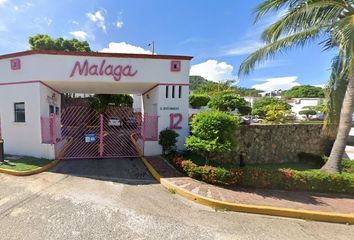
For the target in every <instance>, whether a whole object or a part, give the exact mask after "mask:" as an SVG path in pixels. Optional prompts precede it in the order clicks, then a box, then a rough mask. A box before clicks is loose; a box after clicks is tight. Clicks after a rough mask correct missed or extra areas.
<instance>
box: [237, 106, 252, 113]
mask: <svg viewBox="0 0 354 240" xmlns="http://www.w3.org/2000/svg"><path fill="white" fill-rule="evenodd" d="M237 110H238V112H239V113H240V114H241V115H250V114H251V113H252V108H251V107H250V106H239V107H237Z"/></svg>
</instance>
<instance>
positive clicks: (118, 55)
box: [0, 50, 193, 60]
mask: <svg viewBox="0 0 354 240" xmlns="http://www.w3.org/2000/svg"><path fill="white" fill-rule="evenodd" d="M36 54H42V55H61V56H86V57H116V58H150V59H168V60H191V59H192V58H193V57H191V56H175V55H152V54H131V53H100V52H66V51H54V50H29V51H23V52H16V53H10V54H5V55H0V59H6V58H14V57H22V56H28V55H36Z"/></svg>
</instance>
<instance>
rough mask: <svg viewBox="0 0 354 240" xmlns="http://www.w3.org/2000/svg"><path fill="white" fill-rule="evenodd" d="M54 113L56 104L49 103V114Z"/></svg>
mask: <svg viewBox="0 0 354 240" xmlns="http://www.w3.org/2000/svg"><path fill="white" fill-rule="evenodd" d="M51 114H54V106H53V105H49V115H51Z"/></svg>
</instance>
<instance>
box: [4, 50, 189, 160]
mask: <svg viewBox="0 0 354 240" xmlns="http://www.w3.org/2000/svg"><path fill="white" fill-rule="evenodd" d="M14 58H16V59H20V61H21V69H19V70H11V67H10V60H11V59H14ZM14 58H4V59H0V113H1V114H2V115H4V121H5V122H6V127H5V129H4V130H3V132H4V138H5V141H6V142H7V143H6V144H5V150H6V151H7V153H11V154H20V155H22V154H24V155H31V156H35V157H43V156H45V157H51V154H54V153H53V149H52V146H50V145H44V144H39V143H40V142H41V126H40V117H41V116H48V114H49V103H48V97H51V96H52V94H53V92H52V91H51V90H50V89H49V88H46V87H45V86H44V85H43V86H40V83H39V82H37V83H31V84H16V85H1V84H8V83H18V82H24V81H42V82H44V83H45V84H47V85H49V86H50V87H52V88H54V89H56V90H58V91H60V92H79V93H84V92H86V93H112V94H115V93H135V94H143V93H145V92H146V91H148V90H149V89H151V88H152V87H154V86H155V88H154V89H153V90H151V91H149V92H147V93H146V94H144V96H143V97H142V98H141V99H142V100H143V107H142V112H143V113H148V114H150V115H156V116H159V120H158V124H159V129H158V130H159V132H160V131H161V130H163V129H165V128H167V127H169V126H170V113H180V114H182V115H183V120H182V122H181V126H182V129H178V130H176V132H178V133H179V134H180V137H179V139H178V148H179V149H184V142H185V138H186V136H188V133H189V127H188V96H189V86H187V85H186V84H188V83H189V68H190V65H189V62H190V61H189V60H188V59H187V58H185V59H183V60H182V59H181V60H179V61H180V62H181V70H180V71H178V72H173V71H171V61H172V60H174V59H175V58H174V57H171V59H152V58H125V57H124V58H123V57H110V56H102V57H101V56H95V57H93V56H70V55H60V54H57V55H52V54H43V53H41V54H38V53H37V54H32V55H25V56H18V57H14ZM85 60H88V61H89V63H90V65H93V64H96V65H100V64H101V62H102V61H103V60H105V61H106V64H111V65H123V66H125V65H131V66H132V69H133V70H134V71H137V74H136V75H134V76H131V77H122V78H121V80H120V81H115V80H114V79H113V77H112V76H106V75H103V76H101V75H94V76H92V75H87V76H85V75H79V74H78V73H77V72H76V74H75V76H73V77H70V75H71V72H72V70H73V68H74V65H75V63H76V61H80V62H81V64H83V62H84V61H85ZM158 84H160V85H158ZM164 84H170V91H171V89H172V85H176V87H175V91H176V97H175V98H172V97H171V96H172V94H171V93H170V95H169V98H166V97H165V86H164ZM179 85H184V86H182V98H178V88H179ZM57 97H58V99H57V102H56V104H58V103H60V96H57ZM16 99H18V100H16ZM137 99H138V97H137ZM13 101H20V102H22V101H25V102H26V117H27V122H26V123H25V124H14V123H13V119H12V118H13ZM136 103H138V102H136ZM9 106H10V107H9ZM136 108H138V106H136ZM168 108H175V109H168ZM2 112H3V113H2ZM11 121H12V122H11ZM29 139H30V140H29ZM22 145H23V146H22ZM6 146H7V147H6ZM145 150H146V155H155V154H160V153H161V147H160V145H159V144H158V142H157V141H150V142H146V146H145Z"/></svg>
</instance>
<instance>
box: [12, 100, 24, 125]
mask: <svg viewBox="0 0 354 240" xmlns="http://www.w3.org/2000/svg"><path fill="white" fill-rule="evenodd" d="M14 106H15V122H26V117H25V103H24V102H20V103H15V104H14Z"/></svg>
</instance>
